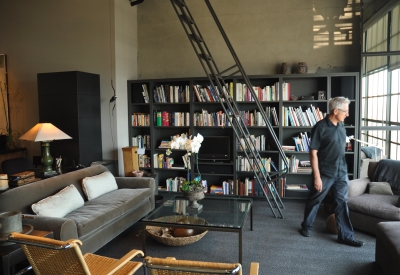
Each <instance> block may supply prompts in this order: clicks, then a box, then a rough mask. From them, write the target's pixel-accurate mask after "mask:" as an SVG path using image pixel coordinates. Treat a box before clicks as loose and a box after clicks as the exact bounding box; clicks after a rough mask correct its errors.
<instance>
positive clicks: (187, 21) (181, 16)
mask: <svg viewBox="0 0 400 275" xmlns="http://www.w3.org/2000/svg"><path fill="white" fill-rule="evenodd" d="M179 19H180V20H181V21H182V22H184V23H186V24H187V25H190V24H194V21H193V20H192V19H191V18H189V17H187V16H186V15H185V14H181V15H179Z"/></svg>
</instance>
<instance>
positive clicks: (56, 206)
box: [32, 184, 84, 218]
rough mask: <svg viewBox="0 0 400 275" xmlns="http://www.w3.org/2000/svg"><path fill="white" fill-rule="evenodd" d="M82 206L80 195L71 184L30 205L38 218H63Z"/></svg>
mask: <svg viewBox="0 0 400 275" xmlns="http://www.w3.org/2000/svg"><path fill="white" fill-rule="evenodd" d="M83 205H84V201H83V198H82V196H81V194H80V193H79V191H78V189H76V187H75V185H73V184H71V185H69V186H67V187H65V188H64V189H62V190H61V191H60V192H58V193H56V194H55V195H53V196H50V197H47V198H44V199H42V200H40V201H38V202H37V203H34V204H32V210H33V212H34V213H35V214H36V215H39V216H48V217H57V218H63V217H65V215H67V214H68V213H70V212H72V211H74V210H75V209H77V208H79V207H82V206H83Z"/></svg>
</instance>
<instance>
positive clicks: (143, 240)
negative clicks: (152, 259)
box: [142, 223, 147, 256]
mask: <svg viewBox="0 0 400 275" xmlns="http://www.w3.org/2000/svg"><path fill="white" fill-rule="evenodd" d="M142 246H143V253H144V255H145V256H146V255H147V254H146V225H145V224H144V223H142Z"/></svg>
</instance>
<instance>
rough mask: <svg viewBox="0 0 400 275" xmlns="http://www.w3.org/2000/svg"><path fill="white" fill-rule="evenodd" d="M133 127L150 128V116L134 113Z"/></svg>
mask: <svg viewBox="0 0 400 275" xmlns="http://www.w3.org/2000/svg"><path fill="white" fill-rule="evenodd" d="M132 126H150V115H149V114H146V113H133V114H132Z"/></svg>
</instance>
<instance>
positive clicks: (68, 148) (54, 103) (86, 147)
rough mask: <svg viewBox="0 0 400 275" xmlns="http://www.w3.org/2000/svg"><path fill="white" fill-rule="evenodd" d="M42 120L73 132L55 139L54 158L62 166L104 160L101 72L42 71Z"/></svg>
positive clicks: (40, 115)
mask: <svg viewBox="0 0 400 275" xmlns="http://www.w3.org/2000/svg"><path fill="white" fill-rule="evenodd" d="M37 80H38V96H39V120H40V122H50V123H52V124H53V125H54V126H56V127H57V128H59V129H60V130H61V131H63V132H64V133H66V134H67V135H69V136H71V137H72V139H70V140H57V141H54V142H52V143H51V145H50V152H51V155H52V157H53V158H56V157H60V156H61V157H62V159H63V160H62V166H64V167H70V166H72V165H73V164H75V165H77V164H78V163H79V164H83V165H85V166H89V165H90V163H91V162H92V161H99V160H102V142H101V113H100V76H99V75H98V74H92V73H85V72H78V71H70V72H54V73H39V74H38V75H37Z"/></svg>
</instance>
